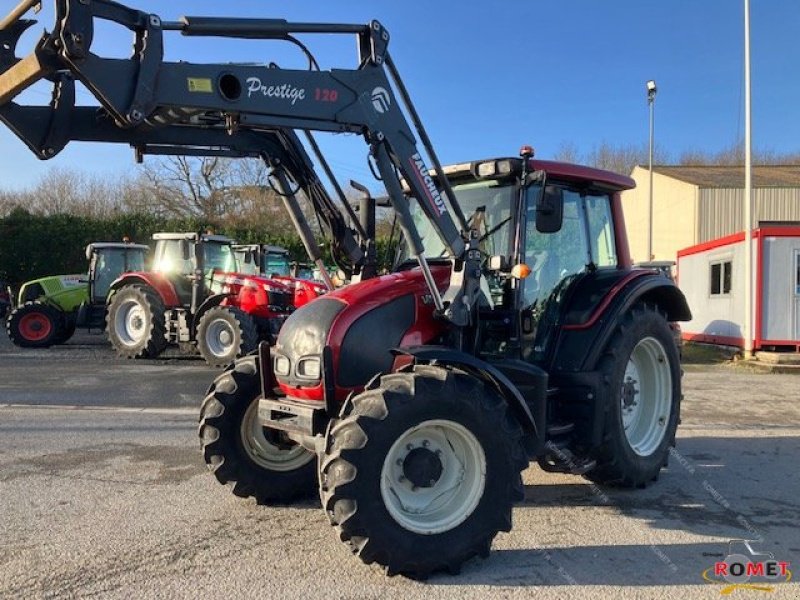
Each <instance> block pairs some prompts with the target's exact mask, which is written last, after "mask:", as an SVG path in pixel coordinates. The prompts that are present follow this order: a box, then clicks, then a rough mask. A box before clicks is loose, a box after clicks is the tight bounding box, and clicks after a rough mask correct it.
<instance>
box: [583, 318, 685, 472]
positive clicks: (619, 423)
mask: <svg viewBox="0 0 800 600" xmlns="http://www.w3.org/2000/svg"><path fill="white" fill-rule="evenodd" d="M599 370H600V373H601V375H602V378H603V383H604V386H605V398H604V401H605V424H604V436H603V443H602V445H601V447H600V449H599V452H598V454H597V457H596V458H597V466H596V467H595V468H594V469H592V470H591V471H589V472H588V473H586V475H585V477H586V478H587V479H589V480H591V481H594V482H595V483H601V484H607V485H614V486H619V487H644V486H645V485H647V484H648V483H649V482H651V481H654V480H655V479H657V478H658V474H659V472H660V471H661V469H662V468H663V467H665V466H666V465H667V462H668V459H669V449H670V447H672V446H674V445H675V432H676V430H677V427H678V421H679V418H680V401H681V366H680V355H679V353H678V348H677V346H676V344H675V341H674V337H673V334H672V331H671V329H670V327H669V323H668V322H667V319H666V317H665V316H664V315H663V314H661V313H660V312H658V311H657V310H655V309H654V308H652V307H648V306H643V305H639V306H636V307H635V308H634V309H633V310H631V311H630V313H629V314H628V315H627V316H626V317H625V319H624V320H623V322H622V324H621V325H620V326H619V328H618V329H617V331H616V333H615V334H614V337H613V338H612V339H611V341H610V342H609V344H608V347H607V349H606V352H605V354H604V356H603V358H602V360H601V361H600V368H599Z"/></svg>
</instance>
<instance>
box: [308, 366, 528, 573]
mask: <svg viewBox="0 0 800 600" xmlns="http://www.w3.org/2000/svg"><path fill="white" fill-rule="evenodd" d="M521 438H522V429H521V428H520V425H519V423H518V422H517V421H516V420H515V419H514V418H513V417H512V416H511V413H510V412H509V408H508V405H507V404H506V402H505V400H504V399H503V398H502V397H501V396H500V395H499V394H498V393H497V392H496V391H495V390H494V389H491V388H490V387H489V386H485V385H484V384H483V382H481V381H480V380H478V379H477V378H475V377H472V376H471V375H469V374H467V373H465V372H464V371H460V370H457V369H450V368H444V367H434V366H416V367H414V368H413V370H412V371H406V372H400V373H392V374H388V375H382V376H378V377H376V378H375V379H373V380H372V382H370V384H368V385H367V388H366V390H365V391H364V392H363V393H361V394H359V395H356V396H354V397H352V398H351V399H349V400H348V401H347V402H346V404H345V405H344V407H343V408H342V413H341V415H340V418H339V419H338V420H336V421H332V423H331V425H330V427H329V430H328V434H327V439H326V441H325V451H324V454H323V456H322V458H321V474H320V483H321V488H320V495H321V498H322V505H323V508H324V509H325V511H326V513H327V514H328V517H329V519H330V522H331V524H332V525H333V526H334V527H335V528H336V531H337V534H338V537H339V538H340V539H341V540H342V541H343V542H345V543H346V544H347V545H348V546H349V548H350V550H351V551H352V552H353V553H354V554H356V555H358V557H359V558H360V559H361V560H363V561H364V562H365V563H367V564H370V563H373V562H377V563H378V564H380V565H382V566H384V567H386V568H387V569H388V572H389V574H390V575H392V574H398V573H402V574H404V575H407V576H409V577H414V578H424V577H426V576H428V575H429V574H430V573H433V572H436V571H440V570H445V571H448V572H450V573H456V572H458V570H459V569H460V568H461V565H462V563H463V562H464V561H466V560H468V559H470V558H472V557H474V556H478V555H479V556H483V557H485V556H488V554H489V551H490V547H491V544H492V540H493V539H494V537H495V536H496V535H497V533H498V532H499V531H510V530H511V516H512V507H513V504H514V502H516V501H519V500H521V499H522V498H523V488H522V478H521V476H520V472H521V471H522V470H523V469H525V468H526V467H527V465H528V462H527V460H526V458H525V454H524V452H523V448H522V444H521Z"/></svg>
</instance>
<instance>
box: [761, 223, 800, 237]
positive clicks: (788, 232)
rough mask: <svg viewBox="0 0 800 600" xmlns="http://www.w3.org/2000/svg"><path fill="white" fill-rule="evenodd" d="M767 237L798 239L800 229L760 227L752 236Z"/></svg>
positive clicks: (781, 226) (785, 226)
mask: <svg viewBox="0 0 800 600" xmlns="http://www.w3.org/2000/svg"><path fill="white" fill-rule="evenodd" d="M758 234H761V235H768V236H771V237H800V227H792V226H791V225H780V226H776V227H761V228H760V229H756V230H755V232H754V235H758Z"/></svg>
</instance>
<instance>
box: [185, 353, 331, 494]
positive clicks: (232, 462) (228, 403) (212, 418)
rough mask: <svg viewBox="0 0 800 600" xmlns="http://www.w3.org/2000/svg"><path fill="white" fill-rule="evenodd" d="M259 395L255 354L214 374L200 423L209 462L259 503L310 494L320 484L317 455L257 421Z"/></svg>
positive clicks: (216, 474) (222, 478)
mask: <svg viewBox="0 0 800 600" xmlns="http://www.w3.org/2000/svg"><path fill="white" fill-rule="evenodd" d="M260 395H261V378H260V375H259V370H258V360H257V357H256V356H246V357H244V358H240V359H239V360H237V361H236V362H235V363H234V364H232V365H230V366H229V367H228V368H227V369H225V371H224V372H223V373H222V374H221V375H220V376H219V377H217V378H216V380H214V383H213V384H212V385H211V387H210V388H209V390H208V395H207V396H206V398H205V400H203V404H202V406H201V407H200V426H199V428H198V435H199V437H200V446H201V448H202V451H203V458H204V459H205V462H206V465H207V466H208V469H209V470H210V471H211V472H212V473H213V474H214V477H216V478H217V481H219V482H220V483H221V484H223V485H225V484H231V485H232V487H233V493H234V494H235V495H236V496H239V497H241V498H248V497H253V498H255V499H256V502H257V503H258V504H270V503H288V502H290V501H291V500H294V499H295V498H298V497H304V496H309V495H310V494H311V493H312V492H313V491H314V490H316V489H317V469H316V456H315V455H314V454H313V453H312V452H309V451H308V450H306V449H305V448H303V447H302V446H298V445H297V444H294V443H293V442H291V441H289V440H288V439H282V434H281V433H280V432H276V431H272V432H270V431H269V430H266V429H265V428H263V427H260V426H259V424H258V422H257V418H258V399H259V396H260Z"/></svg>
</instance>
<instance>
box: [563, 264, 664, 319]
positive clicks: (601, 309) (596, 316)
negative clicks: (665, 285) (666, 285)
mask: <svg viewBox="0 0 800 600" xmlns="http://www.w3.org/2000/svg"><path fill="white" fill-rule="evenodd" d="M652 274H653V272H652V271H648V270H641V271H632V272H631V273H628V275H626V276H625V277H623V278H622V279H621V280H620V281H619V282H618V283H617V285H615V286H614V287H613V288H611V290H610V291H609V292H608V294H606V297H605V298H604V299H603V301H602V302H601V303H600V304H599V305H598V306H597V308H595V309H594V312H593V313H592V316H591V317H589V320H588V321H586V322H584V323H575V324H573V325H564V326H563V329H565V330H567V331H579V330H582V329H589V328H591V327H593V326H594V324H595V323H597V320H598V319H599V318H600V317H602V316H603V314H604V313H605V311H606V309H607V308H608V305H609V304H611V301H612V300H614V298H616V297H617V294H619V293H620V291H622V288H624V287H625V286H626V285H628V283H629V282H631V281H633V280H634V279H637V278H639V277H643V276H644V275H652Z"/></svg>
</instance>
